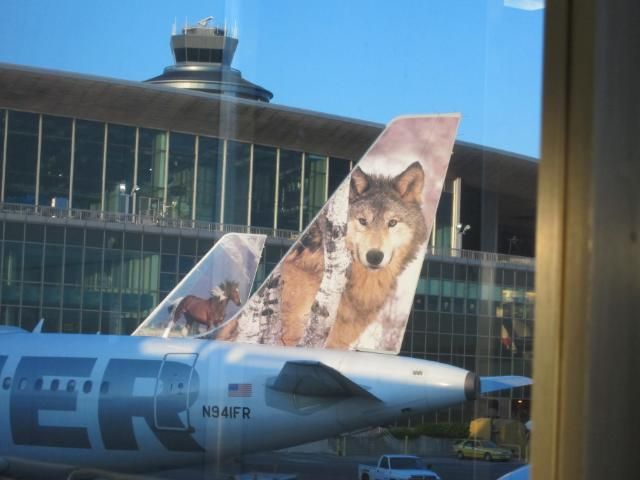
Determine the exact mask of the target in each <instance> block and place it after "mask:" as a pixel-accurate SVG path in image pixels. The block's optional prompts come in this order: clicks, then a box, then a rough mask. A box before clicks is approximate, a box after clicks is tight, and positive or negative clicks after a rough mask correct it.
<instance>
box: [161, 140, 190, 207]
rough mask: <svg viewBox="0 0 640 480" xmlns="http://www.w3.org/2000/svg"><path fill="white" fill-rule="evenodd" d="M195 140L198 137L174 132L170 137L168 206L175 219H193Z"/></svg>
mask: <svg viewBox="0 0 640 480" xmlns="http://www.w3.org/2000/svg"><path fill="white" fill-rule="evenodd" d="M195 140H196V137H194V136H193V135H187V134H184V133H174V132H172V133H171V134H170V137H169V169H168V176H167V205H168V206H169V209H170V216H171V217H174V218H185V219H189V218H191V212H192V210H193V179H194V171H195Z"/></svg>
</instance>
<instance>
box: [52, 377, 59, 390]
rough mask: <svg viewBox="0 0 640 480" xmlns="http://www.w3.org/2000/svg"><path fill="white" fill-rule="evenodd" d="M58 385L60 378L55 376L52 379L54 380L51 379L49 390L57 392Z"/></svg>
mask: <svg viewBox="0 0 640 480" xmlns="http://www.w3.org/2000/svg"><path fill="white" fill-rule="evenodd" d="M59 386H60V380H58V379H57V378H56V379H54V380H51V391H52V392H57V391H58V387H59Z"/></svg>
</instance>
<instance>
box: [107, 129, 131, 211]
mask: <svg viewBox="0 0 640 480" xmlns="http://www.w3.org/2000/svg"><path fill="white" fill-rule="evenodd" d="M107 127H108V131H107V165H106V171H105V184H104V197H105V198H104V208H105V210H106V211H110V212H121V213H130V212H131V206H130V205H129V204H130V198H131V195H132V193H133V187H134V185H133V171H134V162H135V149H136V129H135V128H134V127H127V126H125V125H115V124H109V125H108V126H107Z"/></svg>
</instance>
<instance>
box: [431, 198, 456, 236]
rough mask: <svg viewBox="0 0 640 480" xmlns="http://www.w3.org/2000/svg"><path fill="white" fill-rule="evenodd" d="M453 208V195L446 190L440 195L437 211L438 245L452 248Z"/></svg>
mask: <svg viewBox="0 0 640 480" xmlns="http://www.w3.org/2000/svg"><path fill="white" fill-rule="evenodd" d="M452 208H453V195H452V194H451V193H450V192H447V191H444V190H443V192H442V195H441V196H440V203H438V210H437V211H436V225H435V227H436V228H435V234H436V247H442V248H451V212H452Z"/></svg>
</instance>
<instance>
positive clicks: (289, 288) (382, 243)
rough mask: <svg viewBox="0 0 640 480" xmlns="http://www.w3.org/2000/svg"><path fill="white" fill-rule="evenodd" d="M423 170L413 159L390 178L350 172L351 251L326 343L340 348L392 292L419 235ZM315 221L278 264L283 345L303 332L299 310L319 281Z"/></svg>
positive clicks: (303, 308) (319, 234) (421, 229)
mask: <svg viewBox="0 0 640 480" xmlns="http://www.w3.org/2000/svg"><path fill="white" fill-rule="evenodd" d="M423 185H424V172H423V170H422V166H421V165H420V164H419V163H418V162H415V163H413V164H412V165H410V166H409V167H408V168H407V169H406V170H405V171H404V172H402V173H401V174H399V175H398V176H396V177H394V178H390V177H386V176H378V175H367V174H366V173H364V172H363V171H362V170H361V169H360V168H359V167H357V168H356V169H355V170H354V171H353V173H352V174H351V184H350V192H349V213H348V221H347V237H346V244H347V248H348V249H349V251H350V253H351V256H352V263H351V269H350V275H349V279H348V281H347V285H346V287H345V291H344V292H343V294H342V296H341V299H340V305H339V306H338V312H337V317H336V321H335V323H334V324H333V327H332V328H331V331H330V332H329V336H328V338H327V341H326V344H325V345H326V346H327V347H330V348H345V347H348V346H349V345H350V344H352V343H353V342H354V341H355V340H357V339H358V337H359V336H360V335H361V334H362V332H364V330H365V329H366V328H367V327H368V326H369V325H370V324H371V323H372V322H373V321H374V320H375V319H376V316H377V313H378V312H379V311H380V308H381V307H382V306H383V305H384V303H385V302H386V301H387V300H388V298H389V297H390V296H391V295H393V293H394V292H395V289H396V283H397V278H398V275H400V273H402V271H403V270H404V269H405V267H406V266H407V264H408V263H409V262H410V261H411V260H413V259H414V258H415V256H416V253H417V251H418V250H419V247H420V245H421V244H422V243H423V242H424V241H425V237H426V232H427V228H426V224H425V221H424V216H423V214H422V209H421V201H422V189H423ZM320 224H322V222H317V224H316V226H314V227H313V228H312V229H311V230H310V231H309V232H308V233H307V235H306V236H305V237H303V239H302V242H301V245H300V246H299V247H298V248H297V249H296V250H295V251H294V252H292V254H291V255H289V256H288V257H287V258H286V259H285V261H284V263H283V266H282V278H283V291H282V299H283V304H282V310H281V315H282V324H283V338H282V341H283V343H284V344H285V345H295V344H297V343H298V341H299V340H300V338H301V337H302V335H303V334H304V327H305V325H304V316H305V314H307V313H308V312H309V310H310V308H311V305H312V304H313V301H314V299H315V296H316V294H317V292H318V288H319V286H320V283H321V281H322V275H323V270H324V258H323V255H324V251H323V248H322V232H321V231H320V230H319V228H320V227H319V226H318V225H320Z"/></svg>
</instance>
